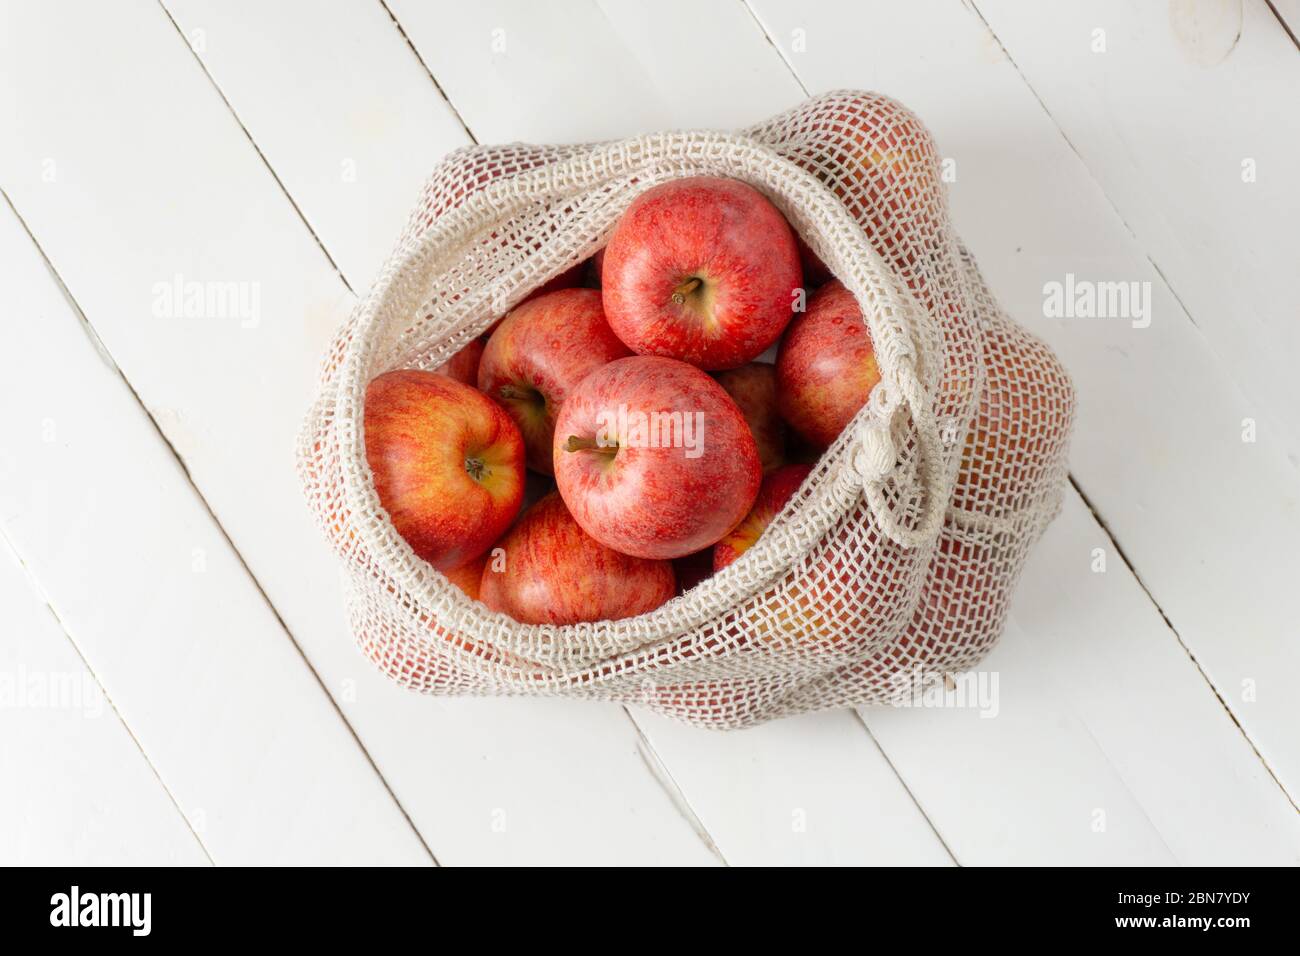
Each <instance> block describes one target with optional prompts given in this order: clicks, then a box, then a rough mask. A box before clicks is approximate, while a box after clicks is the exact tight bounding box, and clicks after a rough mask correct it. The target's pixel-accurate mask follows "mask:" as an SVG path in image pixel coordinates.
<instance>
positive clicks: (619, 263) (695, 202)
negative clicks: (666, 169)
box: [602, 176, 803, 369]
mask: <svg viewBox="0 0 1300 956" xmlns="http://www.w3.org/2000/svg"><path fill="white" fill-rule="evenodd" d="M802 282H803V277H802V275H801V273H800V270H799V250H798V248H797V247H796V245H795V239H794V233H793V232H791V230H790V226H789V224H788V223H787V222H786V221H785V219H784V217H782V215H781V214H780V213H779V212H777V210H776V207H775V206H773V205H772V204H771V203H770V202H768V201H767V200H766V199H765V198H764V197H763V195H762V194H761V193H760V192H758V190H756V189H754V188H753V187H752V186H748V185H746V184H745V183H742V182H739V181H737V180H734V179H720V178H717V177H712V176H696V177H692V178H689V179H676V180H673V181H671V182H667V183H663V184H662V185H659V186H655V187H653V188H652V189H649V190H647V191H646V192H644V193H642V194H641V195H640V196H638V197H637V198H636V200H635V201H633V203H632V205H631V206H629V207H628V210H627V212H625V213H624V214H623V218H622V219H620V220H619V222H618V226H617V227H616V228H615V230H614V235H613V238H611V239H610V241H609V245H608V246H606V247H605V262H604V268H603V270H602V287H603V290H604V296H605V313H606V315H607V316H608V317H609V324H610V325H611V326H612V327H613V329H614V331H615V332H616V333H618V337H619V338H621V339H622V340H623V341H624V342H626V343H627V344H628V345H629V346H631V348H632V351H634V352H638V353H640V354H642V355H664V356H668V357H670V358H676V359H681V360H682V361H685V362H689V363H691V364H692V365H696V366H699V367H700V368H704V369H722V368H735V367H736V366H738V365H744V364H745V363H746V362H748V361H749V360H750V359H752V358H755V357H756V356H758V355H760V354H762V352H763V351H764V350H765V349H766V348H767V347H768V346H770V345H771V344H772V343H773V342H775V341H776V340H777V338H778V337H779V336H780V335H781V331H782V330H783V329H784V328H785V327H786V325H787V324H789V322H790V317H791V314H792V313H791V309H792V307H793V305H794V296H795V290H796V289H798V288H799V287H800V285H801V284H802Z"/></svg>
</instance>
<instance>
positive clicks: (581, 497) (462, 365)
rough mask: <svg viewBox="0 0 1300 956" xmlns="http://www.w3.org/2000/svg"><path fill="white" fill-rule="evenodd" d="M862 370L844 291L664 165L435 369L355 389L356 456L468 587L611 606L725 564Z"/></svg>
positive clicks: (548, 603) (656, 597)
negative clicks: (360, 443)
mask: <svg viewBox="0 0 1300 956" xmlns="http://www.w3.org/2000/svg"><path fill="white" fill-rule="evenodd" d="M818 282H820V283H821V284H820V285H819V286H818V287H817V288H815V289H811V288H810V286H813V285H816V284H817V283H818ZM773 350H774V351H775V362H774V363H773V362H770V361H766V362H765V361H757V360H759V359H760V358H761V357H764V356H765V355H766V356H769V357H770V356H771V355H772V353H773ZM879 379H880V375H879V370H878V368H877V366H876V361H875V355H874V352H873V348H872V342H871V336H870V334H869V332H868V329H867V324H866V322H865V321H864V318H863V315H862V313H861V311H860V309H859V307H858V304H857V302H856V300H855V299H854V297H853V296H852V295H851V294H850V293H849V292H848V291H847V290H846V289H845V288H844V287H843V286H842V285H841V284H840V283H839V282H838V281H836V280H834V279H829V278H828V276H827V273H826V270H825V267H824V266H823V265H822V264H821V263H820V262H818V261H817V260H816V257H815V256H814V255H813V254H812V252H811V251H810V250H808V248H807V247H806V246H805V245H804V244H803V243H802V242H801V241H800V240H799V239H798V238H797V237H796V235H795V234H794V232H793V231H792V229H791V228H790V225H789V223H787V222H786V220H785V218H784V217H783V216H782V215H781V214H780V212H778V211H777V209H776V207H775V206H773V205H772V204H771V203H770V202H769V201H768V200H767V199H766V198H765V197H764V196H763V195H762V194H761V193H759V192H758V191H757V190H755V189H754V188H752V187H751V186H749V185H747V184H745V183H742V182H739V181H736V180H731V179H723V178H716V177H694V178H686V179H678V180H673V181H671V182H668V183H664V184H662V185H659V186H656V187H654V188H651V189H649V190H648V191H646V192H644V193H643V194H641V195H640V196H639V197H638V198H637V199H636V200H635V201H634V202H633V203H632V205H631V206H630V207H629V208H628V209H627V211H626V212H625V213H624V215H623V217H622V218H621V219H620V221H619V222H618V224H617V227H616V228H615V231H614V233H613V235H612V237H611V239H610V241H609V244H608V245H607V246H606V247H605V248H604V249H602V250H601V251H600V252H598V253H597V254H596V256H595V257H594V258H593V259H592V260H591V261H590V262H586V263H581V264H579V265H578V266H575V267H574V268H573V269H570V270H569V271H568V272H566V273H564V274H562V275H561V276H559V277H558V278H557V279H555V280H552V281H551V282H549V283H547V284H546V285H545V286H543V287H542V288H540V289H538V290H537V291H536V292H535V293H534V294H533V295H532V296H530V297H529V298H528V299H526V300H525V301H524V302H522V303H521V304H520V305H518V306H517V307H516V308H515V309H514V310H513V311H511V312H510V313H509V314H508V315H506V316H505V317H504V318H503V319H501V320H500V321H499V322H498V323H497V324H496V325H495V326H494V327H493V328H492V329H491V330H490V331H489V333H488V334H487V335H485V336H484V337H483V338H481V339H478V340H475V341H473V342H471V343H470V344H469V345H468V346H466V347H465V348H464V349H462V350H461V351H460V352H458V353H457V354H456V355H455V356H453V357H452V358H451V359H450V360H449V361H448V362H447V363H446V364H445V365H443V366H442V367H441V368H439V369H437V370H436V371H432V372H426V371H417V370H401V371H393V372H388V373H385V374H383V375H380V376H378V377H377V378H375V379H374V380H373V381H372V382H370V384H369V386H368V388H367V392H366V400H365V423H364V424H365V443H366V455H367V458H368V460H369V463H370V468H371V470H372V472H373V474H374V480H375V487H376V491H377V492H378V495H379V500H380V502H381V504H382V505H383V506H384V508H385V509H386V510H387V512H388V514H389V516H390V517H391V519H392V522H393V525H394V527H395V528H396V530H397V531H398V533H399V534H401V535H402V537H403V538H404V539H405V540H406V541H407V542H408V543H409V544H410V545H411V547H412V549H414V551H415V553H416V554H418V555H419V556H420V557H421V558H423V559H424V560H426V561H428V562H429V563H430V564H431V565H432V566H433V567H435V568H437V569H438V570H440V571H442V572H443V573H444V574H446V576H447V577H448V579H450V580H451V581H452V582H453V583H454V584H456V585H457V586H458V587H460V588H461V589H462V590H463V591H464V592H465V593H466V594H468V595H469V596H470V597H471V598H475V599H478V600H481V601H482V602H483V603H484V604H486V605H487V606H488V607H489V608H492V609H494V610H497V611H501V612H504V613H505V614H507V615H509V616H510V617H512V618H514V619H515V620H518V621H521V622H524V623H529V624H575V623H578V622H581V621H597V620H614V619H619V618H625V617H631V616H633V615H637V614H644V613H646V612H648V611H651V610H653V609H654V608H656V607H658V606H660V605H661V604H663V603H664V602H666V601H668V600H669V599H671V598H672V597H673V596H674V595H676V594H678V593H680V592H681V591H683V590H686V589H687V588H690V587H694V586H695V585H696V584H698V583H699V582H700V581H701V580H703V579H704V578H705V577H707V576H708V575H709V574H710V573H712V572H714V571H718V570H720V569H722V568H724V567H726V566H727V565H728V564H730V563H732V562H733V561H735V560H736V559H737V558H739V557H740V555H741V554H743V553H744V552H745V551H746V550H747V549H748V548H749V547H751V546H752V545H753V544H754V542H755V541H757V539H758V537H759V536H760V535H761V534H762V533H763V532H764V530H765V529H766V528H767V527H768V526H769V525H770V524H771V522H772V520H773V519H774V518H775V517H776V515H777V514H779V513H780V511H781V510H782V508H784V507H785V506H786V504H787V503H788V502H789V500H790V499H791V498H792V497H793V496H794V494H795V493H796V492H797V491H798V489H799V487H800V485H801V484H802V483H803V481H804V480H805V479H806V478H807V476H808V474H809V472H810V471H811V466H810V464H809V463H810V462H812V461H814V460H815V459H816V457H817V456H818V455H820V454H821V452H822V451H823V450H824V449H825V448H826V447H827V446H828V445H829V444H830V443H831V442H833V441H834V440H835V438H836V436H837V435H838V434H839V433H840V431H841V430H842V429H843V428H844V427H845V426H846V425H847V424H848V422H849V421H850V420H851V419H852V418H853V416H854V415H855V414H856V412H857V411H858V409H860V408H861V407H862V405H863V404H864V403H865V402H866V401H867V398H868V397H869V395H870V394H871V390H872V388H873V387H874V386H875V385H876V383H877V382H878V381H879Z"/></svg>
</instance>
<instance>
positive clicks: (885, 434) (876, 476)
mask: <svg viewBox="0 0 1300 956" xmlns="http://www.w3.org/2000/svg"><path fill="white" fill-rule="evenodd" d="M895 369H896V373H897V374H896V381H895V383H894V388H895V389H896V390H897V395H898V397H897V398H896V397H895V394H894V392H892V391H889V392H885V393H884V394H882V395H880V396H874V395H873V398H875V399H877V400H876V401H873V402H871V403H870V404H869V406H868V408H867V411H866V415H865V417H864V418H863V421H862V424H861V425H860V426H859V429H858V435H857V442H856V444H855V446H854V447H853V449H852V450H851V451H850V452H849V467H850V468H851V469H852V470H853V473H854V475H855V476H856V477H857V478H858V480H859V481H860V482H861V484H862V493H863V495H864V496H865V497H866V499H867V507H869V508H870V509H871V514H872V516H873V517H874V518H875V519H876V523H877V524H878V525H879V526H880V530H881V531H882V532H884V534H885V535H886V537H888V538H889V539H890V540H891V541H894V542H895V543H897V544H899V545H901V546H902V547H904V548H917V547H920V546H921V545H923V544H925V543H927V542H928V541H930V540H931V539H933V538H934V537H935V536H936V535H938V533H939V529H940V527H941V525H942V524H943V516H944V512H945V511H946V510H947V505H948V502H947V499H946V498H945V496H944V493H943V457H942V450H941V449H942V444H941V442H940V439H939V428H938V424H937V422H936V421H935V418H934V414H933V413H932V412H931V410H930V405H929V401H928V400H927V397H926V394H925V389H924V388H923V387H922V386H921V382H920V380H919V379H918V378H917V375H916V368H915V366H914V365H913V363H912V360H911V358H910V356H903V357H901V358H900V359H899V361H898V362H897V364H896V366H895ZM876 387H877V389H881V388H885V387H886V386H885V384H884V383H883V382H882V383H881V384H880V385H877V386H876ZM900 399H901V400H900ZM900 407H901V408H905V409H907V411H908V412H909V413H910V415H911V419H912V424H913V426H914V427H915V428H916V435H917V444H918V450H919V453H920V454H919V461H918V463H917V478H918V480H919V481H920V483H921V493H922V505H921V507H922V514H921V520H920V522H919V523H918V524H917V525H916V526H915V527H913V528H909V527H905V526H904V525H903V524H902V523H901V522H900V521H899V520H898V517H897V515H896V514H895V512H894V509H893V508H891V507H890V506H889V502H888V500H887V499H886V497H885V486H886V484H888V482H889V479H890V477H891V476H892V475H893V474H894V471H895V469H896V468H897V467H898V449H897V447H896V446H895V444H894V437H893V429H892V424H893V417H894V415H895V414H896V413H897V412H898V410H899V409H900Z"/></svg>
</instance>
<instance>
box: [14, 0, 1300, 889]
mask: <svg viewBox="0 0 1300 956" xmlns="http://www.w3.org/2000/svg"><path fill="white" fill-rule="evenodd" d="M544 6H545V7H546V8H547V9H545V10H544V9H543V7H544ZM0 9H2V11H3V12H2V13H0V188H3V191H4V197H3V198H4V201H3V202H0V277H2V281H0V537H2V538H3V542H4V547H3V548H2V549H0V550H3V551H4V552H5V554H4V555H3V556H0V862H3V863H18V862H38V863H74V862H75V863H82V862H85V863H91V862H94V863H144V862H149V863H177V864H200V865H202V864H209V863H218V864H221V863H225V864H231V863H277V862H294V863H302V862H331V863H359V862H379V863H399V864H429V863H433V862H438V863H442V864H466V863H543V862H551V863H579V862H583V863H597V862H606V863H672V864H697V863H698V864H716V863H724V862H725V863H730V864H760V863H763V864H767V863H796V862H798V863H830V862H838V863H847V862H856V863H908V864H938V865H945V864H947V865H951V864H953V863H960V864H991V863H1117V864H1137V863H1155V864H1168V863H1177V864H1203V863H1229V862H1234V863H1252V864H1256V863H1281V864H1295V863H1296V862H1297V861H1298V860H1300V815H1298V814H1297V809H1296V800H1297V798H1298V797H1300V690H1298V689H1297V682H1298V681H1300V557H1298V554H1300V546H1298V544H1297V543H1298V542H1300V376H1298V375H1297V374H1296V365H1297V361H1300V321H1297V320H1298V319H1300V308H1298V307H1297V288H1296V278H1297V272H1298V269H1300V239H1297V224H1300V185H1298V182H1297V173H1298V172H1300V166H1298V165H1297V157H1300V110H1297V108H1296V107H1297V102H1300V52H1298V51H1297V48H1296V43H1295V40H1294V36H1293V34H1295V33H1296V32H1300V3H1298V2H1297V0H1275V2H1274V4H1273V5H1272V6H1271V7H1270V6H1269V5H1266V4H1265V3H1263V2H1259V0H1247V2H1245V3H1244V4H1239V3H1238V2H1237V0H1224V2H1211V0H1175V2H1172V3H1170V4H1167V5H1166V4H1164V3H1144V4H1130V3H1125V2H1122V0H1105V2H1087V3H1084V2H1071V3H1053V4H1042V3H1029V2H1013V0H968V2H965V3H962V2H959V0H943V2H938V0H936V2H921V3H896V2H883V0H882V2H873V3H863V2H849V0H841V2H831V0H747V2H741V0H669V2H655V3H649V2H633V0H603V2H590V0H585V2H580V0H573V2H569V3H565V4H554V5H552V4H547V5H543V4H537V3H528V2H524V0H515V2H496V3H469V2H456V3H432V2H417V0H387V5H385V4H383V3H380V2H377V0H334V2H329V3H316V2H308V0H289V2H275V3H265V2H261V0H239V2H218V0H162V3H161V4H159V3H158V2H156V0H125V2H114V3H92V2H89V0H86V2H52V3H36V2H23V0H5V2H4V3H3V5H2V7H0ZM1288 25H1289V31H1290V32H1288ZM837 87H857V88H865V89H876V90H880V91H882V92H885V93H888V94H890V95H893V96H895V97H897V98H899V99H901V100H902V101H903V102H905V103H906V104H908V105H909V106H911V107H912V108H913V109H915V110H917V111H918V112H919V113H920V115H921V116H922V117H923V118H924V119H925V120H926V122H927V123H928V124H929V126H930V127H931V129H932V130H933V131H934V133H935V135H936V138H937V139H938V142H939V144H940V147H941V150H942V152H943V154H944V156H945V157H947V158H949V159H951V160H953V161H954V163H955V166H954V168H955V170H956V180H955V182H954V183H952V185H951V195H952V202H953V206H954V215H955V218H956V221H957V225H958V228H959V230H960V231H961V233H962V235H963V237H964V238H965V240H966V242H967V243H968V244H969V246H970V247H971V248H972V250H973V251H974V252H975V254H976V255H977V257H978V258H979V260H980V262H981V265H982V268H983V270H984V272H985V275H986V276H987V278H988V280H989V281H990V283H991V285H992V287H993V288H994V291H995V292H996V293H997V295H998V296H999V297H1000V299H1001V300H1002V302H1003V304H1004V305H1005V306H1006V307H1007V309H1008V310H1009V311H1010V312H1011V313H1012V314H1013V315H1015V316H1016V317H1017V318H1018V319H1019V320H1020V321H1022V322H1024V323H1025V324H1027V325H1028V326H1029V327H1030V328H1031V329H1033V330H1034V331H1035V332H1037V333H1038V334H1040V335H1042V336H1043V337H1045V338H1046V339H1047V340H1048V341H1049V342H1050V343H1051V344H1052V345H1053V347H1054V348H1056V349H1057V350H1058V351H1059V353H1060V355H1061V356H1062V358H1063V359H1064V361H1065V363H1066V364H1067V366H1068V367H1069V368H1070V370H1071V371H1072V373H1073V375H1074V376H1075V380H1076V383H1077V385H1078V389H1079V395H1080V402H1081V405H1080V415H1079V421H1078V427H1077V431H1076V434H1075V438H1074V446H1073V455H1072V476H1073V488H1072V490H1071V491H1070V493H1069V495H1068V497H1067V500H1066V503H1065V508H1064V513H1063V514H1062V515H1061V517H1060V518H1059V520H1058V521H1057V522H1056V523H1055V524H1054V525H1053V526H1052V527H1051V529H1050V530H1049V531H1048V533H1047V535H1046V537H1045V538H1044V539H1043V541H1042V542H1041V543H1040V544H1039V546H1038V547H1037V549H1036V550H1035V552H1034V553H1033V555H1032V557H1031V560H1030V563H1029V567H1028V570H1027V572H1026V574H1025V577H1024V579H1023V581H1022V583H1021V585H1020V588H1019V591H1018V593H1017V597H1016V601H1015V605H1014V609H1013V612H1012V615H1011V621H1010V624H1009V626H1008V628H1007V632H1006V635H1005V637H1004V638H1003V640H1002V642H1001V644H1000V645H999V646H998V648H997V649H996V651H995V652H994V653H993V655H992V656H991V657H990V658H989V659H988V662H987V668H988V669H989V670H990V671H993V672H996V674H997V675H998V678H999V689H1000V694H999V707H998V713H997V716H996V717H995V718H993V719H986V718H982V717H981V716H980V714H979V712H978V711H976V710H973V709H919V710H918V709H907V710H888V711H881V710H863V711H861V712H836V713H827V714H821V715H815V716H810V717H806V718H801V719H795V720H788V721H784V722H779V723H776V724H771V725H768V726H764V727H761V728H758V729H755V730H751V731H746V732H742V733H735V734H710V733H708V732H704V731H697V730H692V729H689V728H685V727H682V726H678V725H675V724H673V723H670V722H668V721H666V720H664V719H662V718H660V717H658V716H655V715H652V714H650V713H647V712H645V711H642V710H639V709H637V708H635V707H630V708H626V709H625V708H622V707H618V706H614V705H597V704H578V703H565V702H551V701H527V700H509V701H500V700H430V699H424V698H420V697H417V696H415V695H410V694H408V693H406V692H403V691H400V690H398V689H396V688H395V687H393V686H391V685H389V684H388V683H387V682H386V681H385V679H384V678H382V677H381V676H380V675H379V674H378V673H376V672H374V671H373V670H372V669H371V667H370V665H369V664H367V663H366V662H365V661H364V660H363V659H362V658H361V657H360V655H359V654H358V653H357V652H356V651H355V650H354V648H353V645H352V642H351V640H350V638H349V636H348V633H347V630H346V627H345V624H344V619H343V615H342V612H341V607H340V598H339V594H338V572H337V570H336V568H335V566H334V564H333V561H332V559H331V558H330V556H329V555H328V554H327V552H326V549H325V547H324V544H323V542H322V540H321V539H320V537H319V535H318V534H317V533H316V531H315V530H314V528H313V526H312V525H311V523H310V519H309V516H308V514H307V511H306V508H305V507H304V506H303V505H302V504H301V501H300V493H299V488H298V484H297V481H296V478H295V476H294V472H293V462H292V457H293V455H292V451H293V443H294V438H295V434H296V430H297V428H298V425H299V422H300V419H301V416H302V414H303V412H304V410H305V407H306V403H307V402H308V400H309V396H310V394H311V390H312V386H313V382H314V377H315V371H316V368H317V364H318V362H319V359H320V356H321V354H322V352H323V349H324V347H325V344H326V342H327V341H328V339H329V336H330V334H331V332H332V330H333V329H334V328H335V327H336V326H337V324H338V323H339V322H340V321H342V319H343V318H344V317H345V315H346V314H347V312H348V310H349V308H350V307H351V305H352V304H353V302H354V301H355V300H356V297H357V295H358V294H360V293H362V292H363V291H364V290H365V289H366V288H367V286H368V284H369V282H370V278H371V276H372V274H373V273H374V272H375V270H376V268H377V266H378V265H379V263H380V262H381V261H382V260H383V258H384V257H385V255H386V254H387V252H388V250H389V248H390V246H391V244H392V242H393V240H394V238H395V236H396V234H397V232H398V231H399V229H400V228H401V226H402V225H403V222H404V217H405V214H406V210H407V209H408V207H409V205H410V204H411V203H412V202H413V200H414V199H415V197H416V195H417V193H418V190H419V187H420V184H421V182H422V181H423V179H424V177H425V176H426V174H427V173H428V171H429V170H430V168H431V167H432V165H433V163H434V162H435V161H436V160H437V159H438V158H439V157H440V156H441V155H442V154H444V153H445V152H447V151H448V150H450V149H452V148H454V147H456V146H460V145H462V144H464V143H466V142H468V141H469V140H471V139H474V140H478V141H480V142H497V141H509V140H530V141H564V140H587V139H594V138H605V137H616V136H623V135H630V134H633V133H637V132H642V131H645V130H648V129H654V128H662V127H672V126H676V127H688V126H726V127H734V126H739V125H743V124H747V123H750V122H752V121H755V120H757V119H760V118H762V117H764V116H766V115H768V114H771V113H773V112H776V111H778V110H781V109H784V108H786V107H789V106H791V105H793V104H795V103H796V102H798V101H799V100H800V99H802V98H803V97H804V96H805V95H807V94H808V93H816V92H821V91H824V90H827V89H832V88H837ZM1068 273H1074V274H1076V275H1078V276H1080V277H1087V278H1090V279H1093V280H1114V281H1136V282H1142V283H1149V288H1150V294H1151V300H1150V301H1151V322H1150V325H1149V327H1146V328H1135V327H1134V323H1132V322H1130V321H1128V320H1127V319H1093V320H1086V319H1052V318H1047V317H1045V315H1044V308H1043V300H1044V295H1043V286H1044V284H1045V283H1047V282H1051V281H1062V280H1063V279H1064V277H1065V276H1066V275H1067V274H1068ZM187 282H198V283H204V284H205V285H204V286H203V288H205V289H211V288H214V287H219V286H220V285H221V284H222V283H234V285H233V286H231V287H230V288H231V289H232V290H234V291H235V292H236V293H237V295H236V297H235V298H234V299H232V300H230V301H228V302H226V303H224V304H220V303H219V304H218V306H219V308H218V312H219V313H220V314H216V315H214V314H212V309H211V308H209V309H207V310H206V311H207V314H206V315H201V316H191V317H186V316H187V312H186V310H185V308H184V307H183V304H182V303H176V302H172V303H170V304H169V303H168V301H167V297H168V295H169V290H170V289H173V288H175V287H176V286H177V284H180V285H181V287H182V289H183V287H184V283H187ZM209 305H211V303H209ZM1103 567H1104V570H1099V568H1103Z"/></svg>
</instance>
